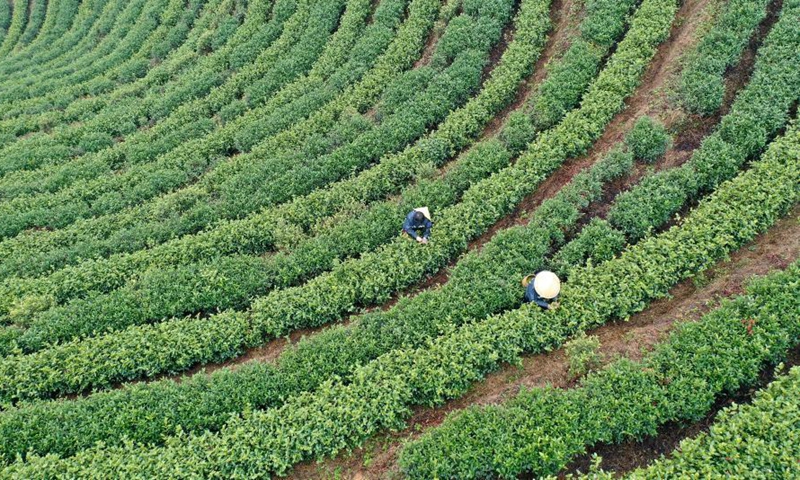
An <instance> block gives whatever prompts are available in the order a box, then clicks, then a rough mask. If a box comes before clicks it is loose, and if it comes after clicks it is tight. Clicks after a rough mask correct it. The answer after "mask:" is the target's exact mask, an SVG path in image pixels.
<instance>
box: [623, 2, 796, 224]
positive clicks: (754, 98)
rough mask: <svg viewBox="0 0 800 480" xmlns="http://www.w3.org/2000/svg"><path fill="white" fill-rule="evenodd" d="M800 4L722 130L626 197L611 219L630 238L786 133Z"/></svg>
mask: <svg viewBox="0 0 800 480" xmlns="http://www.w3.org/2000/svg"><path fill="white" fill-rule="evenodd" d="M798 22H800V2H798V1H797V0H789V1H786V2H784V5H783V9H782V10H781V17H780V19H779V20H778V22H777V23H776V24H775V25H774V26H773V28H772V30H771V31H770V33H769V35H768V36H767V38H766V39H765V40H764V43H763V45H762V47H761V49H760V50H759V52H758V56H757V58H756V64H755V67H754V71H753V74H752V77H751V79H750V83H748V85H747V86H746V87H745V88H744V89H743V90H742V91H741V92H740V93H739V95H738V96H737V97H736V100H735V101H734V103H733V105H732V106H731V110H730V112H729V113H728V114H727V115H725V117H724V118H723V119H722V120H721V121H720V124H719V127H718V128H717V130H716V131H715V132H714V133H712V134H711V135H709V136H708V137H706V139H705V140H704V141H703V143H702V145H701V146H700V148H698V149H697V150H695V151H694V153H693V154H692V158H691V159H690V160H689V161H688V162H686V163H684V164H683V165H682V166H680V167H678V168H675V169H669V170H665V171H662V172H659V173H657V174H655V175H653V176H650V177H647V178H645V179H644V180H643V181H642V182H641V183H640V184H639V185H637V186H636V187H634V188H633V189H631V190H630V191H628V192H626V193H624V194H623V195H621V196H620V197H619V198H618V200H617V201H616V202H615V204H614V205H613V206H612V208H611V211H610V212H609V214H608V220H609V222H611V224H612V225H613V226H615V227H616V228H619V229H620V230H622V231H623V232H625V234H626V235H627V236H628V238H630V239H637V238H642V237H644V236H645V235H647V234H648V232H650V231H651V230H652V229H653V228H654V226H655V225H660V224H662V223H663V222H665V221H667V220H668V219H669V218H670V217H671V216H672V215H674V214H675V213H677V212H678V211H679V210H680V209H681V208H682V207H683V206H684V205H686V204H687V203H688V202H690V201H693V200H697V199H698V198H699V197H700V196H701V195H702V194H703V193H705V192H708V191H711V190H713V189H714V188H716V186H717V185H719V184H720V183H722V182H723V181H725V180H727V179H730V178H732V177H733V176H734V175H735V174H736V173H737V172H738V171H739V168H740V167H741V166H742V165H743V164H744V163H745V162H746V161H747V160H748V159H751V158H752V157H753V156H755V155H758V154H759V152H760V151H761V150H762V149H763V148H764V147H765V145H766V144H767V142H768V141H769V140H770V139H771V138H772V137H773V136H774V135H776V134H777V133H778V132H779V131H780V129H781V128H783V127H784V126H785V125H786V123H787V121H788V119H789V112H790V111H791V108H792V105H793V104H794V103H795V101H796V99H797V91H798V90H800V69H797V68H796V55H795V53H794V52H795V51H796V50H797V49H798V48H800V30H798V29H797V28H796V27H797V24H798Z"/></svg>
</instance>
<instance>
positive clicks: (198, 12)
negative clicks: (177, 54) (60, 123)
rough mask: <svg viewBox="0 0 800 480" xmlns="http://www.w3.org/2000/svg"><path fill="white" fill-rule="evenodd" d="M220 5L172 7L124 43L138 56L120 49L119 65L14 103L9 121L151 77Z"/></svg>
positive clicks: (8, 111)
mask: <svg viewBox="0 0 800 480" xmlns="http://www.w3.org/2000/svg"><path fill="white" fill-rule="evenodd" d="M217 3H219V2H208V3H207V4H206V3H204V2H202V1H196V2H192V3H191V4H190V5H189V6H188V7H187V6H186V5H185V4H172V6H171V7H170V8H171V10H169V11H165V12H163V14H162V15H161V20H162V21H161V23H160V24H159V25H158V27H157V28H156V29H154V30H152V32H151V33H150V34H149V35H148V36H147V37H146V38H144V37H139V38H137V35H143V33H144V32H142V31H141V30H140V31H139V32H135V33H134V32H132V33H131V35H129V36H128V37H127V38H126V39H125V42H126V43H128V44H129V48H132V47H133V46H134V45H135V44H136V43H139V46H138V50H137V51H136V52H135V53H133V52H131V51H130V50H129V51H128V52H125V49H124V48H123V47H124V46H123V45H120V47H119V48H118V49H117V51H115V53H114V56H116V57H117V59H118V60H119V61H116V62H114V63H112V59H111V58H106V59H104V60H103V63H104V64H105V66H104V67H99V66H97V65H95V66H94V67H93V68H95V69H96V70H99V69H100V68H104V70H105V71H103V72H98V75H96V76H94V77H92V78H91V79H88V80H86V81H84V82H64V86H63V87H60V88H59V87H58V86H52V87H50V88H49V89H48V91H47V94H46V95H44V96H41V97H36V98H35V100H36V103H35V104H33V102H31V101H30V100H34V99H28V100H25V101H22V102H14V103H13V104H12V105H11V106H9V107H8V108H6V117H7V118H8V117H10V116H11V115H12V111H14V110H16V111H19V110H23V111H25V110H30V109H32V108H34V109H35V111H37V112H38V111H41V110H43V109H46V108H55V106H56V105H63V106H67V105H69V103H70V101H71V100H73V99H76V98H81V99H83V100H84V101H88V98H87V95H92V96H98V95H100V94H103V93H104V92H106V91H109V90H111V89H113V88H118V87H120V86H121V85H125V84H128V83H131V82H135V81H136V80H138V79H139V78H142V77H144V76H145V75H146V74H147V73H148V71H149V67H150V66H151V65H155V64H160V63H161V60H162V57H164V56H165V55H167V53H168V52H171V51H172V50H173V49H176V48H177V47H178V46H179V45H181V44H182V43H183V42H184V41H185V40H186V36H187V35H188V34H189V33H190V29H191V28H193V27H194V22H195V21H196V20H198V19H199V18H202V16H203V15H206V16H207V15H208V13H209V11H210V10H211V9H213V8H214V7H215V6H216V4H217ZM153 20H154V19H152V18H151V19H150V21H153ZM140 38H143V40H141V42H139V40H140ZM32 105H34V106H32ZM6 123H8V122H6ZM28 131H30V130H28ZM25 133H27V132H25ZM3 181H4V182H7V181H8V179H7V178H4V179H3ZM3 197H6V195H3Z"/></svg>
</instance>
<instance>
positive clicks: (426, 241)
mask: <svg viewBox="0 0 800 480" xmlns="http://www.w3.org/2000/svg"><path fill="white" fill-rule="evenodd" d="M419 243H421V244H423V245H427V244H428V239H427V238H423V239H422V240H420V242H419Z"/></svg>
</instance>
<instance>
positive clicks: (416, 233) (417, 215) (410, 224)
mask: <svg viewBox="0 0 800 480" xmlns="http://www.w3.org/2000/svg"><path fill="white" fill-rule="evenodd" d="M431 227H433V222H432V221H431V212H430V211H429V210H428V207H420V208H415V209H414V210H412V211H411V212H409V213H408V215H406V221H405V222H403V233H404V234H406V235H408V236H409V237H411V238H413V239H414V240H416V241H417V242H419V243H428V239H429V238H430V236H431ZM420 232H422V235H420Z"/></svg>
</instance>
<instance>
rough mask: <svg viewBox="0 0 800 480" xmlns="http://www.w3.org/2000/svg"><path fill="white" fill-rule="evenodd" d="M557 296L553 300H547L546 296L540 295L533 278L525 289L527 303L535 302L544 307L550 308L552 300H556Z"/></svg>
mask: <svg viewBox="0 0 800 480" xmlns="http://www.w3.org/2000/svg"><path fill="white" fill-rule="evenodd" d="M557 298H558V296H556V298H553V299H551V300H547V299H546V298H542V297H540V296H539V294H538V293H536V289H535V288H533V280H531V283H529V284H528V288H526V289H525V301H526V302H527V303H535V304H536V305H539V306H540V307H542V308H550V302H552V301H555V300H556V299H557Z"/></svg>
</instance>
